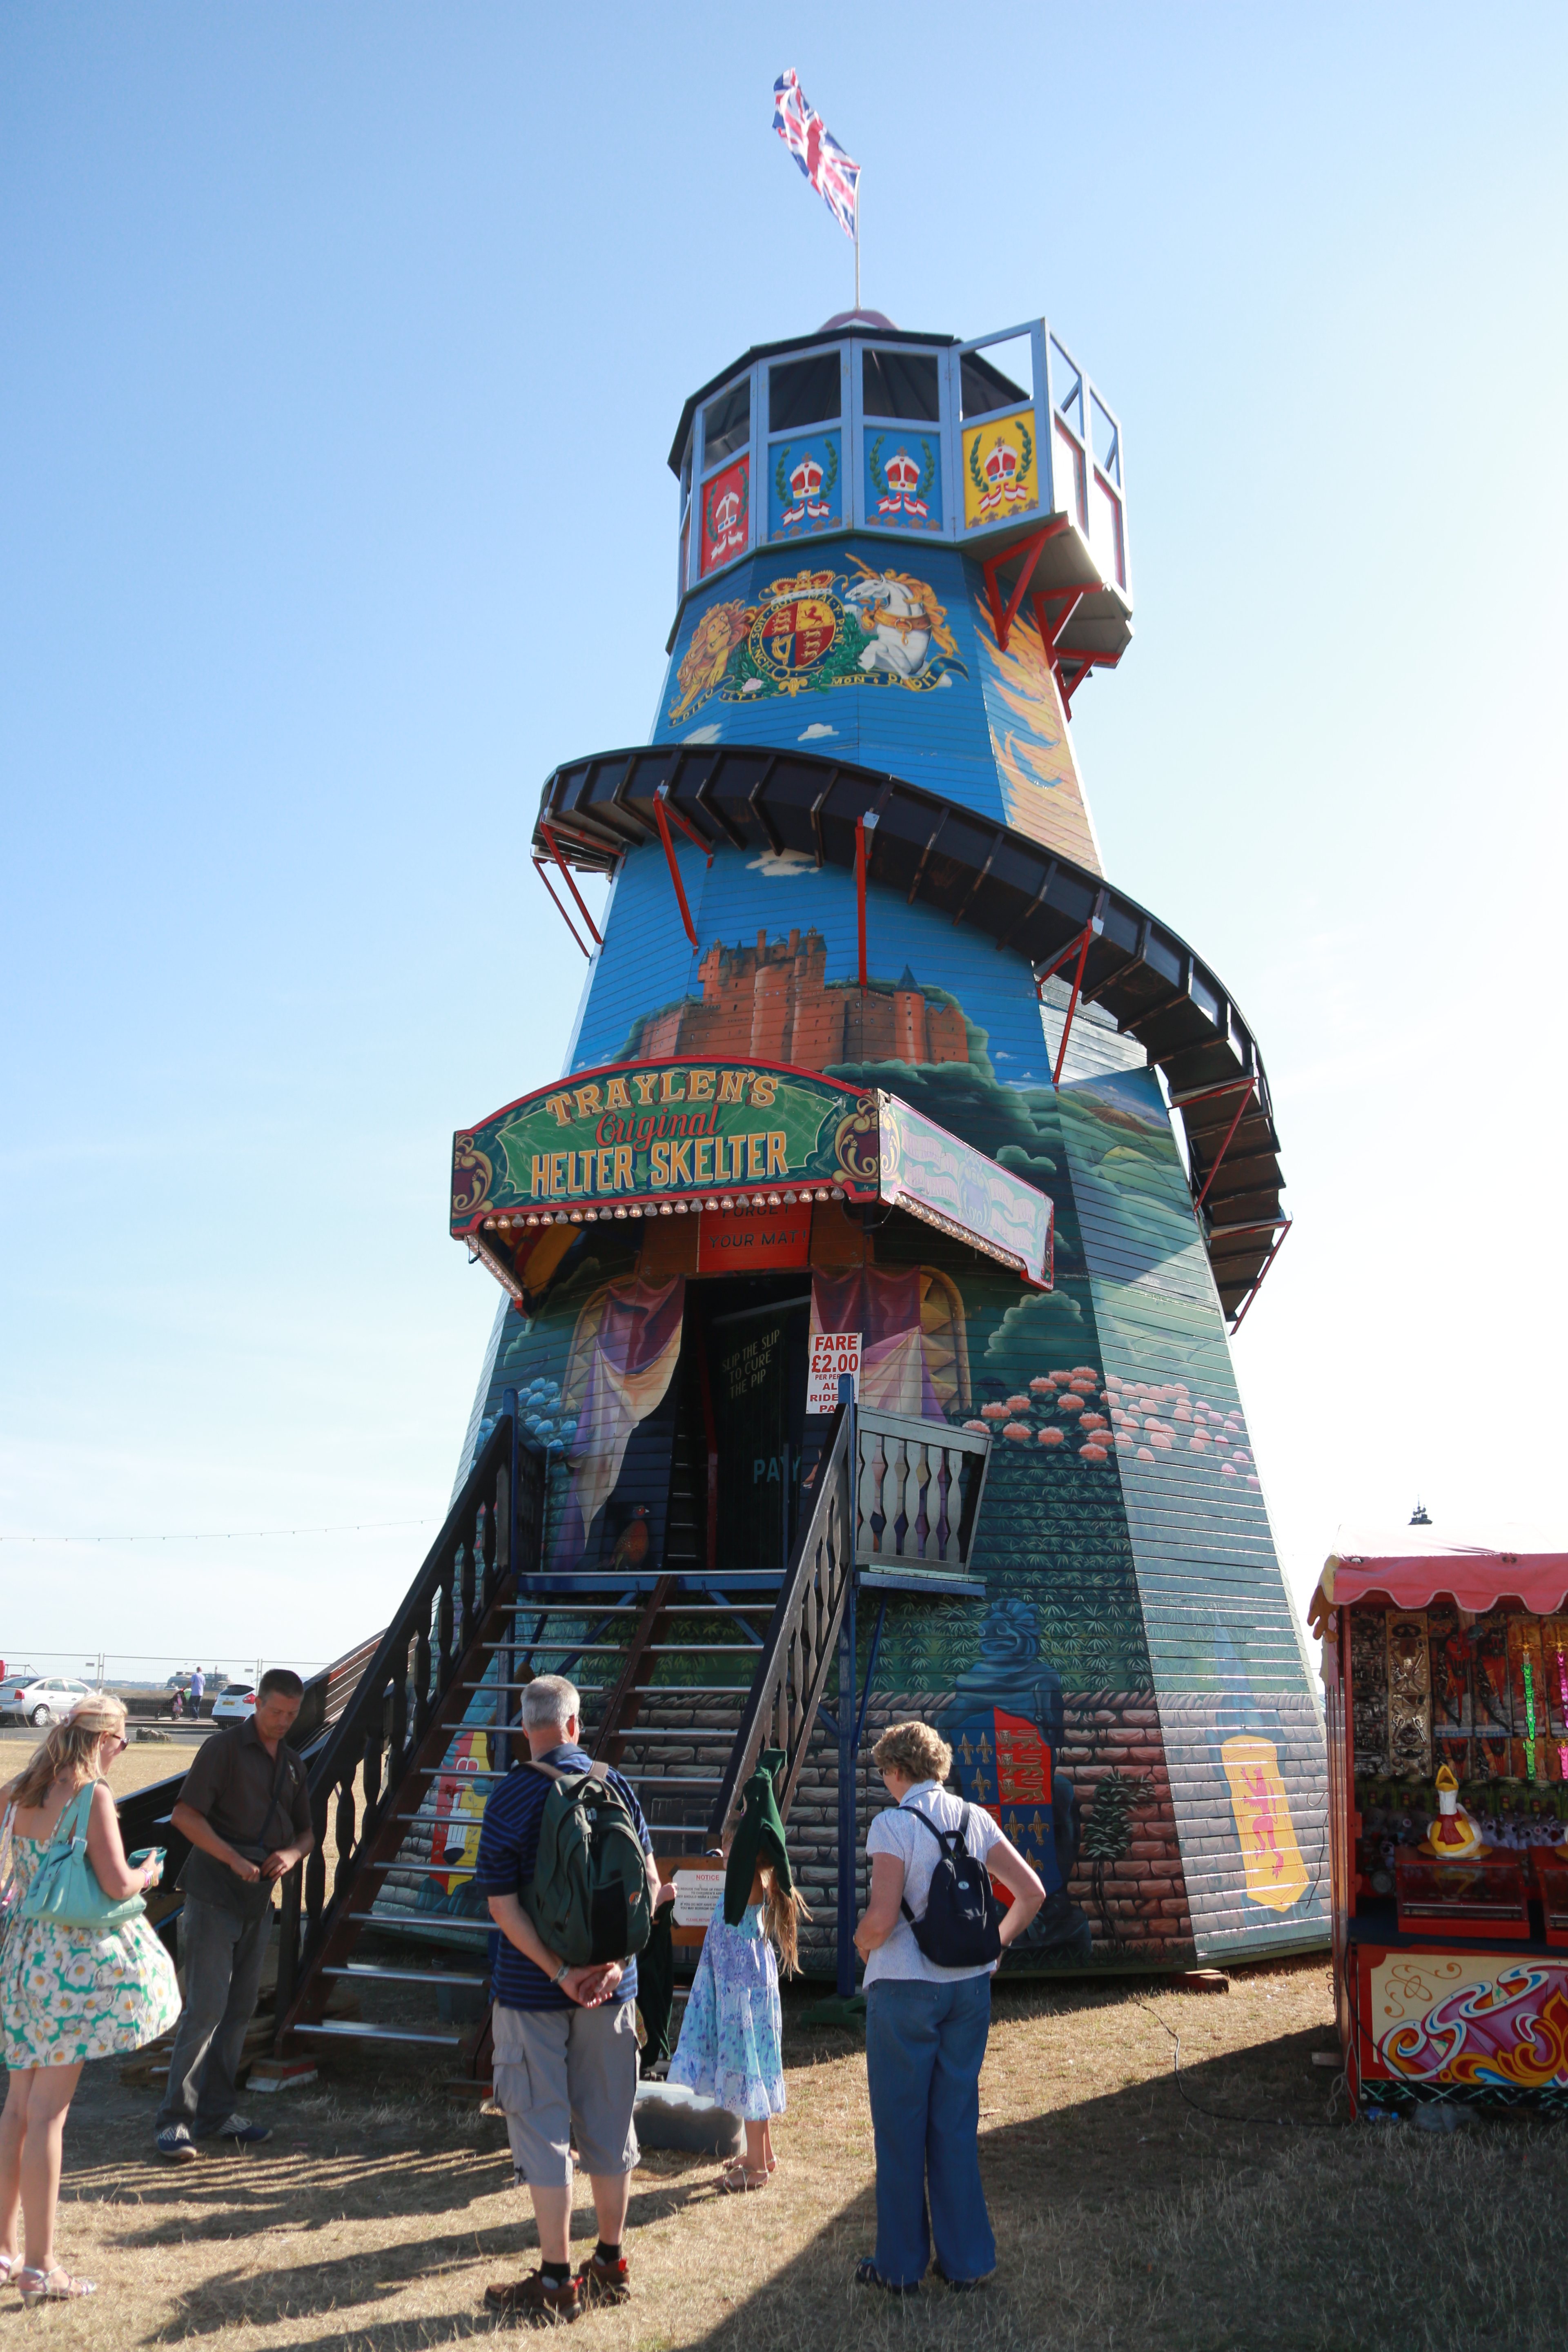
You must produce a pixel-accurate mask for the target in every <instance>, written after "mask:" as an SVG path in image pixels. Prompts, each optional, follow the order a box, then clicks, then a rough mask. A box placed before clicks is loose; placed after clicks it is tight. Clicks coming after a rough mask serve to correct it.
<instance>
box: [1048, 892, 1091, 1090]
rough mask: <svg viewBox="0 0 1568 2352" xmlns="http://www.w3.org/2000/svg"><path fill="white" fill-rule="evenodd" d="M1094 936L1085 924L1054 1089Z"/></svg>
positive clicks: (1059, 1052) (1066, 1053) (1060, 1047)
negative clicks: (1090, 943) (1091, 940)
mask: <svg viewBox="0 0 1568 2352" xmlns="http://www.w3.org/2000/svg"><path fill="white" fill-rule="evenodd" d="M1093 934H1094V925H1093V924H1092V922H1089V923H1085V925H1084V927H1083V939H1082V941H1081V943H1080V945H1079V951H1078V970H1077V971H1075V972H1074V973H1073V976H1072V996H1071V999H1070V1001H1069V1003H1068V1017H1067V1019H1066V1020H1065V1021H1064V1022H1063V1024H1062V1042H1061V1044H1060V1045H1058V1048H1057V1066H1056V1068H1055V1069H1054V1070H1053V1071H1052V1072H1051V1084H1052V1086H1053V1087H1059V1086H1060V1084H1061V1082H1062V1064H1063V1063H1064V1062H1065V1061H1066V1060H1067V1057H1068V1038H1069V1037H1070V1036H1071V1035H1072V1017H1073V1014H1074V1013H1076V1012H1077V1011H1078V995H1079V989H1080V988H1081V987H1082V986H1083V968H1084V965H1085V963H1086V962H1087V961H1088V960H1089V940H1090V939H1091V938H1092V937H1093Z"/></svg>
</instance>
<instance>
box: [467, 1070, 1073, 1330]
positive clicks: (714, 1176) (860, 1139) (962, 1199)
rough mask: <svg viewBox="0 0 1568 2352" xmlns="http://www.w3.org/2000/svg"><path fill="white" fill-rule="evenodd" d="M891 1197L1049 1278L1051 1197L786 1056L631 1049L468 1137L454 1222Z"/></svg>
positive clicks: (505, 1225) (476, 1227)
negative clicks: (700, 1056) (703, 1058)
mask: <svg viewBox="0 0 1568 2352" xmlns="http://www.w3.org/2000/svg"><path fill="white" fill-rule="evenodd" d="M814 1200H820V1201H826V1200H834V1201H855V1202H874V1201H877V1200H885V1201H887V1202H889V1203H891V1204H892V1205H895V1206H897V1207H900V1208H904V1209H907V1210H909V1211H910V1213H912V1214H914V1215H916V1216H919V1217H921V1218H923V1219H924V1220H925V1221H926V1222H927V1223H931V1224H934V1225H937V1226H938V1227H940V1228H941V1229H942V1231H944V1232H946V1233H948V1234H952V1236H953V1237H954V1238H955V1239H957V1240H961V1241H964V1242H967V1243H969V1244H970V1245H971V1246H972V1247H973V1248H976V1249H980V1250H984V1252H985V1253H986V1254H987V1255H989V1256H992V1257H994V1258H998V1259H1000V1260H1001V1261H1002V1263H1003V1264H1004V1265H1010V1266H1012V1267H1014V1268H1015V1269H1016V1271H1017V1272H1018V1273H1020V1274H1022V1275H1023V1276H1025V1277H1026V1280H1028V1281H1030V1282H1032V1283H1034V1284H1036V1285H1037V1286H1040V1287H1046V1288H1048V1287H1049V1285H1050V1280H1051V1270H1050V1269H1051V1227H1052V1209H1051V1203H1050V1202H1049V1201H1048V1200H1047V1197H1046V1195H1045V1194H1044V1193H1043V1192H1038V1191H1037V1189H1036V1188H1035V1187H1034V1186H1033V1185H1032V1184H1027V1183H1026V1182H1024V1181H1023V1180H1022V1179H1021V1178H1019V1177H1016V1176H1014V1175H1012V1174H1010V1173H1009V1172H1008V1171H1006V1170H1005V1169H1003V1168H999V1167H998V1166H997V1165H996V1162H995V1161H994V1160H988V1159H987V1158H986V1157H985V1155H984V1152H980V1151H976V1150H973V1148H972V1147H971V1146H970V1145H968V1144H965V1143H961V1142H960V1141H959V1139H958V1138H957V1137H956V1136H952V1135H949V1134H948V1133H947V1132H946V1130H945V1129H942V1128H940V1127H936V1126H934V1125H933V1124H932V1122H931V1120H929V1119H926V1118H921V1117H920V1116H919V1115H918V1114H917V1113H915V1112H913V1111H911V1110H910V1108H909V1106H908V1105H907V1104H905V1103H902V1102H900V1100H899V1099H898V1097H896V1096H893V1095H889V1094H885V1093H880V1092H875V1093H868V1092H867V1091H866V1090H864V1089H863V1088H861V1087H856V1086H851V1085H847V1084H846V1083H845V1082H844V1081H843V1080H841V1079H837V1078H825V1077H822V1076H818V1075H817V1073H816V1071H814V1070H801V1069H795V1068H793V1067H790V1066H787V1065H784V1064H781V1063H776V1062H744V1063H737V1062H700V1061H696V1060H681V1061H671V1062H647V1063H621V1064H617V1065H616V1066H613V1067H610V1068H607V1069H602V1070H589V1071H584V1072H583V1073H581V1074H580V1075H579V1076H576V1077H574V1079H573V1080H572V1082H571V1083H570V1084H569V1085H563V1086H557V1087H541V1088H540V1089H539V1091H538V1092H537V1093H535V1094H531V1095H524V1096H523V1097H521V1099H520V1100H519V1101H517V1102H514V1103H509V1104H508V1105H507V1107H506V1108H505V1109H504V1110H499V1111H497V1112H496V1113H495V1114H494V1116H493V1117H492V1118H488V1119H485V1120H483V1121H481V1123H480V1124H479V1126H477V1127H474V1128H471V1129H463V1130H460V1131H459V1132H458V1134H457V1135H456V1136H455V1137H454V1138H453V1142H452V1231H453V1233H454V1234H459V1235H478V1234H479V1233H480V1231H481V1229H483V1230H489V1231H499V1232H501V1233H510V1231H511V1230H512V1229H513V1228H514V1227H516V1226H519V1225H521V1226H524V1227H532V1226H538V1225H541V1224H564V1223H572V1224H578V1223H593V1222H595V1220H597V1219H599V1218H605V1217H608V1218H628V1217H643V1216H648V1215H662V1216H675V1215H686V1214H689V1213H691V1212H693V1211H696V1212H699V1213H700V1212H702V1211H704V1210H710V1211H714V1212H721V1211H725V1210H733V1209H739V1208H748V1209H780V1208H794V1207H795V1206H797V1205H798V1204H800V1203H804V1202H811V1201H814Z"/></svg>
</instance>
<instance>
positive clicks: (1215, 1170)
mask: <svg viewBox="0 0 1568 2352" xmlns="http://www.w3.org/2000/svg"><path fill="white" fill-rule="evenodd" d="M1257 1092H1258V1080H1257V1079H1256V1078H1255V1077H1253V1078H1248V1080H1247V1091H1246V1093H1245V1094H1244V1095H1243V1096H1242V1097H1241V1100H1240V1101H1239V1102H1238V1103H1237V1107H1236V1117H1235V1118H1233V1119H1232V1120H1231V1122H1230V1125H1229V1126H1228V1127H1227V1128H1226V1131H1225V1141H1224V1142H1223V1143H1222V1144H1221V1145H1220V1148H1219V1150H1217V1151H1216V1152H1215V1157H1214V1164H1213V1166H1212V1167H1211V1168H1210V1170H1209V1172H1208V1174H1207V1175H1206V1176H1205V1178H1204V1189H1203V1191H1202V1192H1200V1193H1199V1194H1198V1197H1197V1199H1196V1200H1195V1201H1194V1202H1193V1206H1194V1209H1201V1208H1202V1207H1203V1204H1204V1202H1205V1201H1206V1200H1207V1199H1208V1196H1209V1186H1210V1185H1211V1184H1212V1183H1213V1182H1214V1180H1215V1177H1216V1176H1217V1175H1218V1174H1219V1171H1220V1162H1221V1161H1222V1160H1224V1158H1225V1155H1226V1152H1227V1151H1228V1150H1230V1147H1231V1144H1232V1141H1233V1140H1234V1139H1235V1136H1236V1130H1237V1128H1238V1127H1239V1126H1240V1125H1241V1121H1242V1117H1243V1114H1244V1113H1245V1111H1246V1109H1247V1104H1248V1103H1249V1102H1250V1101H1251V1100H1252V1097H1253V1096H1254V1095H1255V1094H1256V1093H1257Z"/></svg>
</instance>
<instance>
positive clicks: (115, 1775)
mask: <svg viewBox="0 0 1568 2352" xmlns="http://www.w3.org/2000/svg"><path fill="white" fill-rule="evenodd" d="M165 1728H166V1727H165ZM43 1736H44V1735H43V1733H42V1732H41V1731H35V1730H34V1729H33V1728H32V1727H31V1725H30V1724H29V1725H25V1726H18V1725H15V1724H7V1725H6V1727H5V1730H4V1731H0V1785H3V1784H4V1783H5V1781H7V1780H15V1779H16V1775H17V1773H18V1772H20V1771H21V1770H22V1769H23V1767H24V1766H25V1765H26V1762H27V1759H28V1758H29V1757H30V1756H31V1755H32V1754H33V1752H34V1750H35V1749H36V1748H37V1745H38V1743H39V1741H40V1740H41V1739H42V1738H43ZM199 1744H200V1743H199V1742H198V1741H197V1740H196V1739H195V1738H193V1737H192V1736H191V1735H190V1734H188V1733H186V1734H181V1733H175V1735H174V1738H171V1739H168V1740H162V1739H147V1740H141V1739H138V1738H136V1734H135V1727H134V1726H132V1734H131V1745H130V1747H129V1748H126V1749H125V1750H124V1751H123V1753H122V1754H121V1755H119V1756H117V1757H116V1758H115V1759H114V1761H113V1763H112V1764H111V1765H110V1768H109V1775H108V1778H109V1786H110V1791H111V1793H112V1794H113V1795H115V1796H116V1797H128V1796H130V1795H131V1793H132V1790H135V1789H144V1788H145V1787H146V1786H147V1784H148V1782H149V1781H150V1780H168V1779H169V1778H170V1776H171V1774H173V1773H175V1772H187V1771H189V1769H190V1767H191V1760H192V1759H193V1758H194V1756H195V1752H196V1748H197V1747H198V1745H199Z"/></svg>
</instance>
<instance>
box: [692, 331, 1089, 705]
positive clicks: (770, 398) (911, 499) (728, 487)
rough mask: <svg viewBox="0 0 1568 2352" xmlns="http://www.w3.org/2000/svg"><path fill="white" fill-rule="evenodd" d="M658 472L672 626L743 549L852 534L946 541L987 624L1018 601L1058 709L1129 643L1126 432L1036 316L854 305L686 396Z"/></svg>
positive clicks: (749, 356)
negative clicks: (1052, 676)
mask: <svg viewBox="0 0 1568 2352" xmlns="http://www.w3.org/2000/svg"><path fill="white" fill-rule="evenodd" d="M669 466H670V470H671V472H672V473H674V474H675V476H676V477H677V478H678V479H679V483H680V520H679V557H678V565H677V573H676V595H677V608H678V609H677V622H676V628H677V629H678V628H679V613H680V610H681V609H682V608H683V607H684V605H685V603H686V601H687V599H688V598H689V596H691V595H692V594H693V593H695V592H696V591H698V590H700V589H705V588H707V586H708V585H709V583H711V582H713V581H715V580H716V579H718V578H719V577H720V575H721V574H722V573H723V572H725V571H727V570H728V569H729V568H730V567H731V566H732V565H735V564H738V563H740V562H742V561H743V560H744V558H745V557H746V556H748V555H751V554H754V553H757V552H758V551H768V552H770V553H772V552H773V551H775V550H776V551H778V552H779V553H780V554H781V555H782V554H783V553H784V551H786V549H790V548H795V547H799V546H801V545H803V544H809V543H810V542H811V541H815V540H817V539H822V538H826V537H828V536H829V535H831V534H835V533H838V532H844V531H849V530H853V531H855V532H856V533H857V534H858V535H859V536H868V537H874V538H878V539H884V538H885V539H887V540H889V541H911V540H912V541H918V542H921V543H922V544H927V545H929V544H930V543H931V541H933V540H935V541H939V542H941V541H945V542H946V543H947V544H948V545H950V546H952V545H956V546H958V547H959V548H961V549H962V550H963V552H964V553H965V554H966V555H968V556H971V557H972V558H973V560H975V561H976V562H979V563H981V564H982V565H983V566H984V569H985V572H986V585H987V591H988V593H989V595H990V599H991V602H992V604H993V608H994V612H995V613H996V614H997V615H998V618H999V619H1002V618H1004V616H1007V615H1008V607H1009V605H1010V604H1011V605H1012V606H1013V614H1012V617H1016V612H1017V609H1018V607H1019V605H1020V604H1022V603H1023V601H1024V599H1025V598H1027V599H1028V600H1029V601H1030V604H1031V605H1032V607H1033V608H1034V616H1035V618H1036V619H1037V622H1038V624H1039V627H1040V633H1041V636H1042V639H1043V640H1044V641H1045V643H1046V644H1047V647H1048V648H1050V649H1051V650H1053V651H1054V652H1055V654H1056V655H1057V656H1058V660H1059V665H1060V668H1059V672H1058V674H1059V675H1060V676H1061V679H1062V685H1063V689H1064V692H1065V694H1066V695H1067V697H1068V699H1069V700H1070V698H1071V695H1072V693H1073V691H1074V689H1075V688H1076V687H1077V685H1078V684H1079V683H1080V682H1081V680H1082V677H1084V675H1085V674H1086V671H1087V669H1088V667H1089V666H1091V665H1105V666H1113V665H1114V664H1115V663H1116V662H1118V661H1120V659H1121V655H1122V653H1123V652H1124V651H1125V649H1126V647H1127V645H1128V643H1129V641H1130V639H1131V634H1132V630H1131V617H1132V596H1131V567H1130V561H1129V555H1128V538H1127V515H1126V492H1125V487H1124V475H1125V463H1124V456H1123V448H1122V436H1121V425H1120V423H1119V422H1118V420H1117V417H1116V415H1115V414H1114V412H1113V411H1112V410H1111V408H1110V405H1109V404H1108V403H1107V401H1106V400H1105V398H1104V396H1103V394H1101V393H1100V391H1099V389H1098V388H1097V386H1096V385H1094V384H1093V383H1091V382H1090V381H1089V376H1088V375H1087V374H1086V373H1085V371H1084V370H1083V368H1082V367H1081V366H1080V365H1079V362H1078V361H1077V360H1076V359H1075V358H1073V356H1072V355H1071V354H1070V353H1069V352H1068V349H1067V347H1066V345H1065V344H1064V343H1063V342H1062V341H1061V340H1060V338H1059V337H1058V335H1057V334H1055V333H1054V332H1053V331H1052V330H1051V328H1050V326H1049V324H1048V323H1047V320H1043V319H1038V320H1030V321H1028V322H1026V324H1024V325H1022V326H1017V327H1007V328H1003V329H1001V330H1000V331H997V332H996V333H994V334H989V335H981V336H978V337H976V338H975V339H974V340H973V341H970V342H960V341H958V340H957V339H956V337H953V336H951V335H923V334H910V333H905V332H903V331H900V330H899V329H897V328H895V327H894V326H893V325H892V324H891V322H890V321H889V320H886V319H884V318H882V317H881V316H880V314H879V313H878V312H876V311H869V310H858V311H849V312H845V313H843V314H841V315H840V316H838V317H837V318H833V319H829V320H827V322H826V325H825V326H823V327H821V328H819V329H818V330H817V331H816V333H815V334H812V335H800V336H795V337H793V338H791V339H789V340H788V341H783V342H776V343H764V344H760V345H757V346H755V347H754V348H753V349H752V350H751V351H749V352H746V353H745V354H744V356H743V357H742V358H741V359H740V360H738V361H736V362H735V363H734V364H733V365H732V366H731V367H727V368H724V369H722V370H721V373H719V374H718V375H716V376H714V377H713V378H712V379H711V380H710V382H709V383H706V384H704V385H703V386H702V388H701V390H700V391H699V392H695V393H693V394H692V395H691V397H690V398H689V400H688V401H687V403H686V405H685V407H684V408H683V409H682V411H681V415H680V422H679V425H678V426H677V428H676V435H675V439H674V442H673V444H672V446H671V448H670V453H669ZM675 634H676V630H674V629H672V631H671V635H670V642H671V644H673V642H674V638H675ZM998 634H999V635H1001V636H1002V637H1003V640H1004V642H1005V637H1006V634H1007V631H1006V627H1005V626H1003V627H1001V628H999V631H998Z"/></svg>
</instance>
